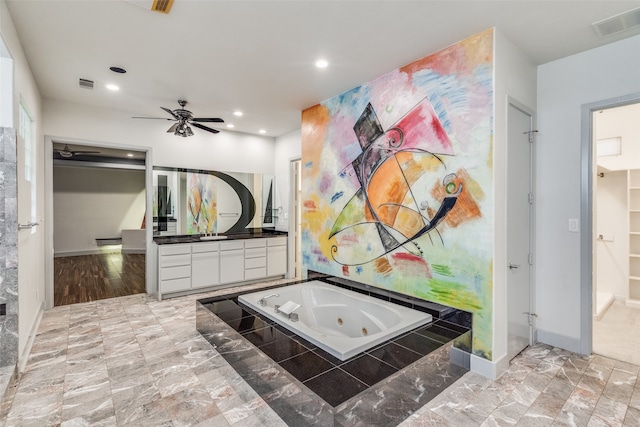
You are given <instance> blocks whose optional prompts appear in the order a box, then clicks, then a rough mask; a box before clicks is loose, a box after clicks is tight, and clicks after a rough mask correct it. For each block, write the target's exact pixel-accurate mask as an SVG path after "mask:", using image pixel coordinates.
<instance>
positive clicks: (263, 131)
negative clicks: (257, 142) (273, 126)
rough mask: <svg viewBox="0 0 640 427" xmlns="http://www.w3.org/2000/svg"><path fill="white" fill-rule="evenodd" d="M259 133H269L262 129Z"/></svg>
mask: <svg viewBox="0 0 640 427" xmlns="http://www.w3.org/2000/svg"><path fill="white" fill-rule="evenodd" d="M258 132H260V133H267V131H266V130H264V129H260V130H259V131H258Z"/></svg>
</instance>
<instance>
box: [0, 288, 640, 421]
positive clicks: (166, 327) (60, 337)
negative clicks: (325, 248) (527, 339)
mask: <svg viewBox="0 0 640 427" xmlns="http://www.w3.org/2000/svg"><path fill="white" fill-rule="evenodd" d="M271 284H273V282H271V283H269V285H271ZM263 286H264V284H263ZM253 287H255V288H258V287H260V285H254V286H253ZM243 289H246V287H245V288H243ZM236 290H237V289H236ZM236 290H226V291H224V292H228V291H236ZM220 293H222V292H217V293H216V292H212V293H207V294H198V295H192V296H186V297H179V298H173V299H169V300H164V301H156V300H155V299H153V298H149V297H146V296H145V295H143V294H141V295H133V296H129V297H120V298H114V299H109V300H100V301H94V302H90V303H82V304H74V305H69V306H62V307H56V308H54V309H51V310H47V311H46V312H45V313H44V316H43V319H42V322H41V324H40V327H39V330H38V334H37V337H36V340H35V342H34V346H33V349H32V352H31V355H30V357H29V360H28V362H27V368H26V371H25V372H24V374H23V375H22V376H21V378H20V380H19V381H18V383H17V384H15V385H12V386H11V387H10V388H11V390H10V392H11V393H12V399H11V400H12V401H11V405H10V407H7V408H5V410H4V411H3V413H2V418H1V419H0V426H3V427H4V426H6V427H8V426H21V427H22V426H24V427H28V426H38V427H41V426H65V427H67V426H167V427H169V426H242V427H245V426H247V427H250V426H269V427H277V426H284V425H286V424H285V423H284V422H283V421H282V420H281V419H280V418H279V417H278V416H277V415H276V414H275V412H274V411H273V410H272V409H271V408H270V407H269V406H268V405H267V404H266V403H265V402H264V401H263V400H262V399H261V398H260V397H259V396H258V395H257V394H256V393H255V392H254V390H253V389H251V387H249V386H248V385H247V384H246V383H245V382H244V381H243V380H242V379H241V377H240V376H239V375H238V374H237V373H236V372H235V371H234V370H233V369H231V368H230V366H229V365H228V364H227V362H226V361H225V360H224V359H223V358H222V357H221V356H220V355H219V354H218V353H217V352H216V351H215V350H214V349H213V348H212V347H211V346H210V345H209V343H208V342H207V341H206V340H205V339H204V338H202V337H201V336H200V334H199V333H198V332H197V331H196V329H195V301H196V300H197V299H200V298H204V297H208V296H215V295H217V294H220ZM638 371H639V367H638V366H637V365H631V364H628V363H622V362H617V361H615V360H613V359H609V358H605V357H602V356H589V357H587V356H580V355H576V354H572V353H569V352H567V351H564V350H560V349H557V348H552V347H549V346H546V345H542V344H539V345H536V346H534V347H532V348H529V349H527V350H526V351H525V352H523V353H522V354H521V355H520V356H518V357H517V358H516V359H514V361H513V363H512V364H511V366H510V368H509V369H508V371H507V372H505V373H504V374H503V375H502V376H501V377H500V378H498V379H497V380H496V381H491V380H488V379H486V378H483V377H481V376H479V375H477V374H474V373H467V374H465V375H464V376H463V377H462V378H461V379H460V380H458V381H457V382H456V383H454V385H453V386H451V387H449V388H448V389H446V390H445V391H444V392H443V393H441V394H440V395H439V396H437V397H436V398H435V399H434V400H432V401H431V402H429V403H428V404H427V405H425V406H423V407H422V408H421V409H419V410H418V411H416V412H415V413H414V414H412V415H411V416H409V417H408V418H407V419H406V420H405V421H404V422H402V423H401V424H400V425H401V426H403V427H408V426H432V425H433V426H456V427H457V426H507V425H519V426H546V425H547V426H571V425H576V426H600V425H603V426H622V425H624V426H631V425H640V382H638V381H637V376H638ZM352 421H353V423H352V424H349V425H358V423H357V420H352Z"/></svg>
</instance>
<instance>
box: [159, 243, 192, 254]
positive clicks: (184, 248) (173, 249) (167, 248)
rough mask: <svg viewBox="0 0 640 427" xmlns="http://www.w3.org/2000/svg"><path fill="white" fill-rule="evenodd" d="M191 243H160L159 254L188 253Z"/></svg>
mask: <svg viewBox="0 0 640 427" xmlns="http://www.w3.org/2000/svg"><path fill="white" fill-rule="evenodd" d="M190 253H191V245H162V246H160V256H164V255H181V254H190Z"/></svg>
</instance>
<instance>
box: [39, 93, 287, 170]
mask: <svg viewBox="0 0 640 427" xmlns="http://www.w3.org/2000/svg"><path fill="white" fill-rule="evenodd" d="M43 115H44V117H45V122H44V127H43V132H44V134H45V135H48V136H51V137H61V139H64V138H70V139H74V140H80V141H87V142H88V143H91V144H98V143H102V145H103V146H106V147H109V146H110V147H126V148H136V147H137V148H139V149H140V148H143V149H144V148H147V147H152V149H153V165H154V166H167V167H181V168H191V169H204V170H216V171H221V172H249V173H262V174H273V162H272V161H271V159H273V156H274V147H275V140H274V138H271V137H263V136H256V135H249V134H245V133H240V132H232V131H222V132H220V133H219V134H212V133H209V132H205V131H201V132H199V131H198V129H196V130H194V133H195V135H194V136H191V137H188V138H181V137H177V136H175V135H173V134H169V133H167V132H166V130H167V128H168V126H167V124H169V125H170V124H171V122H165V121H162V120H136V119H132V118H131V116H132V114H130V113H126V112H121V111H115V110H110V109H101V108H93V107H88V106H81V105H77V104H71V103H66V102H60V101H51V100H45V102H44V105H43ZM59 139H60V138H59ZM54 140H55V138H54Z"/></svg>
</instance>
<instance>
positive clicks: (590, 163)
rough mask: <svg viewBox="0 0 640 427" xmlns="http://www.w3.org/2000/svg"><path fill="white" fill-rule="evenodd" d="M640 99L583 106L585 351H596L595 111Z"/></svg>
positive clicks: (582, 339)
mask: <svg viewBox="0 0 640 427" xmlns="http://www.w3.org/2000/svg"><path fill="white" fill-rule="evenodd" d="M639 102H640V92H637V93H633V94H630V95H625V96H619V97H615V98H609V99H604V100H601V101H596V102H592V103H589V104H583V105H582V110H581V132H580V134H581V138H580V139H581V147H580V148H581V150H580V151H581V163H580V344H579V351H580V353H581V354H586V355H590V354H591V353H592V352H593V287H594V280H596V278H595V275H594V274H593V269H594V256H595V253H594V250H593V240H594V233H595V224H594V218H595V215H594V212H593V208H594V205H593V198H594V197H593V196H594V195H593V176H594V173H595V170H594V166H595V165H594V160H595V158H594V150H595V148H594V147H593V114H594V112H596V111H598V110H606V109H609V108H615V107H623V106H625V105H630V104H637V103H639Z"/></svg>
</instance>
